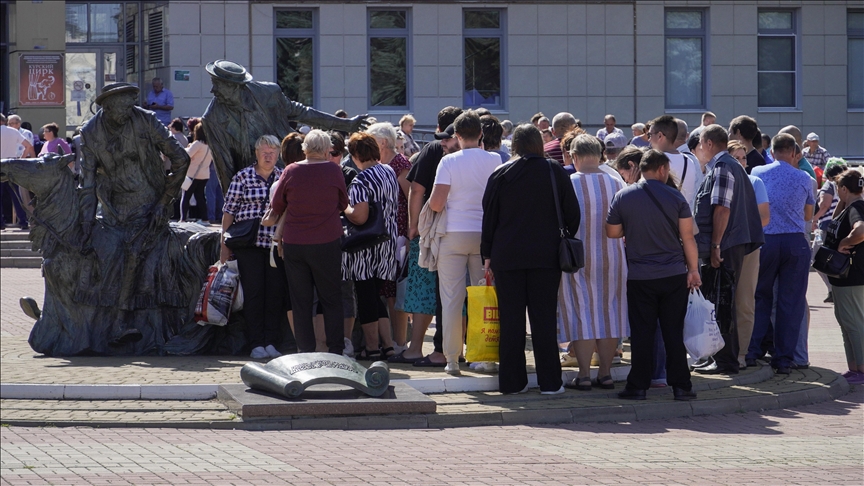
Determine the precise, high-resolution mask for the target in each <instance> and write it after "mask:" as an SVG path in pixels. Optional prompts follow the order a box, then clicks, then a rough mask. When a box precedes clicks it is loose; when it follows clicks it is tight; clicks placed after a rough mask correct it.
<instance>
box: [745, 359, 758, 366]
mask: <svg viewBox="0 0 864 486" xmlns="http://www.w3.org/2000/svg"><path fill="white" fill-rule="evenodd" d="M744 363H746V364H747V367H748V368H750V367H751V366H752V367H754V368H755V367H756V360H755V359H745V360H744Z"/></svg>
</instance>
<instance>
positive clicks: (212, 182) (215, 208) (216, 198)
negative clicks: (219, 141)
mask: <svg viewBox="0 0 864 486" xmlns="http://www.w3.org/2000/svg"><path fill="white" fill-rule="evenodd" d="M205 197H206V199H207V219H209V220H210V221H221V220H222V205H223V204H225V198H224V196H223V194H222V184H220V183H219V177H217V176H216V168H215V167H214V166H213V164H210V179H208V180H207V188H206V196H205ZM199 204H200V203H199Z"/></svg>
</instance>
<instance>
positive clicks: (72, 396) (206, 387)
mask: <svg viewBox="0 0 864 486" xmlns="http://www.w3.org/2000/svg"><path fill="white" fill-rule="evenodd" d="M591 371H592V373H591V375H592V376H595V375H596V374H597V370H596V369H593V370H591ZM629 372H630V366H629V365H627V366H617V367H614V368H612V379H613V380H615V381H623V380H625V379H627V374H628V373H629ZM443 374H444V373H443V372H442V375H443ZM562 375H563V377H564V379H565V380H567V379H568V378H570V379H572V378H575V377H576V372H575V371H570V370H566V371H564V372H563V373H562ZM571 375H572V376H571ZM760 381H761V380H760ZM391 383H405V384H407V385H409V386H411V387H412V388H414V389H415V390H417V391H419V392H421V393H425V394H429V393H461V392H480V391H495V390H497V389H498V375H497V374H495V375H489V376H462V377H458V378H457V377H451V376H449V375H447V376H446V377H441V378H409V379H404V380H392V381H391ZM229 384H230V383H229ZM219 385H220V384H209V383H208V384H197V385H191V384H178V385H134V384H130V385H52V384H37V383H0V399H12V400H211V399H214V398H216V392H217V391H218V389H219ZM528 386H530V387H537V386H538V385H537V374H536V373H531V374H529V375H528Z"/></svg>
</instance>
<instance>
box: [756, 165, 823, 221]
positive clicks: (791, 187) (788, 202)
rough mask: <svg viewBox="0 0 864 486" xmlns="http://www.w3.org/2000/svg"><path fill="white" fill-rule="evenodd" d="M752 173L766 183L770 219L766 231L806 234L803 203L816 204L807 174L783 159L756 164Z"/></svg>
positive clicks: (810, 180)
mask: <svg viewBox="0 0 864 486" xmlns="http://www.w3.org/2000/svg"><path fill="white" fill-rule="evenodd" d="M753 175H754V176H756V177H758V178H760V179H762V182H764V183H765V191H766V192H767V193H768V199H770V200H771V206H770V207H771V221H770V222H769V223H768V226H766V227H765V229H764V231H765V234H766V235H780V234H787V233H807V228H806V226H807V224H806V221H804V206H805V205H807V204H811V205H812V204H816V200H815V198H814V196H813V182H812V179H810V176H808V175H807V174H806V173H805V172H802V171H800V170H798V169H796V168H794V167H792V166H791V165H789V164H787V163H786V162H773V163H771V164H768V165H763V166H761V167H755V168H754V169H753Z"/></svg>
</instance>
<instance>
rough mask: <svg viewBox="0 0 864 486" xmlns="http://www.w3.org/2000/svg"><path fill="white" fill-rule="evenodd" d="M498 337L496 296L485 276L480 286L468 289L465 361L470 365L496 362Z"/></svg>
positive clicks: (499, 329)
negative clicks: (481, 362)
mask: <svg viewBox="0 0 864 486" xmlns="http://www.w3.org/2000/svg"><path fill="white" fill-rule="evenodd" d="M500 336H501V325H500V324H499V323H498V295H497V294H496V293H495V287H493V286H492V285H491V281H490V279H489V278H488V276H487V278H486V279H484V280H482V281H481V283H480V285H477V286H472V287H468V338H467V341H468V351H467V353H466V354H465V360H466V361H468V362H472V363H476V362H480V361H493V362H497V361H498V341H499V339H500Z"/></svg>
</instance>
